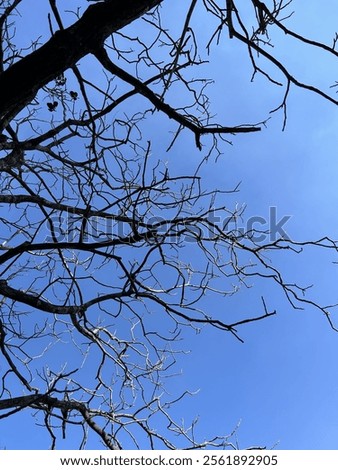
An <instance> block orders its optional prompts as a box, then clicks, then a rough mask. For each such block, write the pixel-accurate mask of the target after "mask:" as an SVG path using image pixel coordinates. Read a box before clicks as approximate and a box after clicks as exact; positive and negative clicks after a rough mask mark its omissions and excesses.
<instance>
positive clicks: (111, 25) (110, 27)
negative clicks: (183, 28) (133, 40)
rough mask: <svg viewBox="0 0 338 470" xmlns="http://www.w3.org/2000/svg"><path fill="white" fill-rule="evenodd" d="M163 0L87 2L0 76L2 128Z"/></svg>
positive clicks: (0, 116)
mask: <svg viewBox="0 0 338 470" xmlns="http://www.w3.org/2000/svg"><path fill="white" fill-rule="evenodd" d="M162 1H163V0H138V1H135V0H107V1H105V2H100V3H97V4H95V5H91V6H90V7H89V8H88V9H87V10H86V11H85V13H84V14H83V15H82V17H81V18H80V19H79V20H78V21H77V22H76V23H74V24H73V25H72V26H70V27H69V28H67V29H64V30H61V31H57V32H56V33H55V34H54V36H53V37H52V38H51V39H50V40H49V41H47V42H46V43H45V44H44V45H43V46H42V47H40V48H39V49H37V50H36V51H34V52H32V53H31V54H29V55H28V56H26V57H24V58H23V59H21V60H20V61H18V62H16V63H15V64H14V65H12V66H11V67H10V68H9V69H7V70H6V71H5V72H3V73H2V74H1V75H0V118H1V123H2V128H3V127H5V126H6V125H7V123H8V121H9V120H10V119H11V118H12V117H13V116H15V115H16V114H17V113H18V112H20V110H21V109H23V108H24V106H26V105H27V104H28V103H29V102H31V101H32V100H33V99H34V97H35V95H36V93H37V92H38V90H39V89H40V88H41V87H42V86H44V85H46V84H47V83H48V82H50V81H51V80H53V79H54V78H56V77H57V76H58V75H60V74H61V73H62V72H64V71H65V70H67V69H69V68H70V67H72V66H74V65H75V64H76V62H77V61H78V60H80V59H81V58H82V57H84V56H86V55H88V54H90V53H92V52H94V51H95V50H96V49H97V48H98V46H100V45H101V44H102V42H103V41H104V40H105V39H106V38H107V37H108V36H109V35H110V34H112V33H113V32H115V31H118V30H119V29H121V28H123V27H124V26H126V25H127V24H129V23H131V22H132V21H134V20H135V19H137V18H139V17H141V16H142V15H144V14H145V13H146V12H147V11H149V10H150V9H151V8H153V7H155V6H157V5H159V4H160V3H161V2H162Z"/></svg>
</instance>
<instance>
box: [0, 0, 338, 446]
mask: <svg viewBox="0 0 338 470" xmlns="http://www.w3.org/2000/svg"><path fill="white" fill-rule="evenodd" d="M166 1H167V2H168V0H166ZM166 1H165V2H164V4H165V3H166ZM180 1H181V0H180ZM29 3H31V2H29V1H28V2H23V7H24V8H25V7H26V6H28V4H29ZM43 3H46V2H43ZM74 3H79V4H80V3H81V2H74ZM84 3H86V2H83V4H84ZM179 3H180V2H179V1H175V2H173V1H172V3H171V5H172V6H171V11H170V12H169V10H168V8H166V6H165V5H164V8H165V10H164V12H165V14H166V15H172V18H171V21H172V22H174V21H175V19H176V18H177V16H178V12H177V10H180V7H179ZM184 3H186V2H184ZM61 4H65V2H60V5H61ZM327 4H328V5H327V6H326V7H325V9H324V8H323V6H322V4H319V2H317V1H314V0H309V1H308V2H306V6H304V2H301V1H300V0H294V2H293V8H292V9H293V10H295V13H294V15H293V16H292V18H290V20H289V21H290V23H289V24H290V26H292V27H293V29H297V30H299V31H301V32H304V34H309V35H310V34H311V33H313V35H312V37H314V38H315V39H317V40H322V39H323V40H325V41H327V42H328V43H329V44H331V42H332V38H333V36H334V33H335V29H334V28H335V27H336V26H335V22H336V18H337V14H338V7H337V5H336V3H335V2H332V1H330V2H327ZM39 14H42V13H41V12H40V13H39ZM39 14H38V13H37V11H35V15H36V16H35V20H34V21H38V19H39ZM45 19H46V18H45V17H44V20H45ZM204 21H205V20H204V18H203V21H201V23H203V22H204ZM28 24H29V23H27V35H29V34H31V32H32V30H34V28H33V26H35V25H33V24H32V23H31V25H30V27H28ZM200 34H201V38H202V41H203V38H205V37H207V28H205V31H204V32H202V31H201V32H200ZM224 39H226V38H225V37H224ZM272 39H273V36H272ZM276 41H277V46H278V51H279V52H278V53H280V57H282V58H283V59H285V60H286V61H287V63H288V64H290V68H292V70H295V71H296V72H297V73H299V74H302V75H301V77H303V78H304V79H310V80H312V79H313V80H314V83H319V84H321V85H322V86H323V88H324V89H325V90H328V91H329V87H330V85H332V84H333V83H334V81H335V80H336V79H338V74H337V72H338V67H337V61H336V62H334V61H332V60H326V59H324V56H323V55H318V54H315V55H313V52H312V51H311V48H307V49H305V48H298V47H296V46H295V45H291V43H290V42H284V38H283V37H282V36H278V37H276ZM233 44H234V45H233ZM209 60H210V63H209V65H208V66H205V67H204V71H205V73H206V74H207V76H208V77H210V78H213V79H214V80H215V83H214V84H213V85H212V86H210V92H209V95H210V99H211V103H212V109H213V110H214V111H215V113H217V120H218V121H219V122H221V123H224V124H225V125H236V124H240V123H242V122H245V123H256V122H259V121H261V120H264V119H265V118H266V116H267V114H268V113H269V111H270V110H272V109H273V108H275V107H276V106H278V105H279V104H280V100H281V99H282V97H283V89H281V88H278V87H274V86H273V85H271V84H269V83H268V82H267V81H266V80H265V79H263V78H262V77H259V76H257V79H256V80H255V81H254V82H253V83H251V82H250V79H251V72H250V64H249V62H248V59H247V56H246V52H245V50H244V48H243V47H241V46H236V45H235V43H232V42H230V41H228V40H224V43H221V44H220V46H219V47H217V48H216V47H214V48H213V49H212V52H211V55H210V57H209ZM276 77H279V75H278V74H277V73H276ZM287 111H288V120H287V126H286V129H285V131H284V132H282V126H283V115H282V113H281V112H277V113H275V114H272V115H271V119H270V120H269V121H268V122H267V125H266V128H263V130H262V132H260V133H255V134H252V135H250V134H248V135H240V136H237V137H234V138H233V139H232V142H233V145H228V144H224V145H223V147H222V151H223V154H222V155H221V156H220V157H219V158H218V159H217V161H216V162H215V161H214V159H213V158H211V159H210V160H209V161H208V162H207V163H206V164H205V166H204V167H203V168H202V169H201V175H202V176H203V186H204V187H205V188H207V189H213V188H215V189H231V188H233V187H234V186H236V184H237V183H239V182H241V185H240V192H238V193H236V194H235V195H231V196H229V204H230V205H233V204H235V203H236V202H238V203H240V204H245V205H246V206H247V209H246V212H245V214H244V223H245V222H246V221H247V220H248V219H249V217H250V216H258V217H264V218H267V217H268V214H269V213H270V212H269V211H270V208H271V207H273V208H276V210H277V219H280V218H282V217H284V216H290V219H289V220H288V222H287V224H286V225H285V227H284V228H285V229H286V230H287V233H288V234H289V235H290V237H291V238H292V239H294V240H299V241H300V240H310V239H316V238H320V237H322V236H329V237H331V238H333V239H337V238H338V236H337V235H338V210H337V208H338V187H337V180H338V178H337V176H338V155H337V148H338V146H337V140H338V136H337V124H338V114H337V109H336V108H335V107H334V105H332V104H330V103H328V102H325V101H323V100H322V99H321V98H320V97H318V96H315V95H313V94H311V93H309V92H305V91H301V90H297V89H295V88H292V89H291V92H290V96H289V99H288V108H287ZM161 122H163V121H161ZM159 127H160V126H159ZM159 127H158V128H157V129H155V131H152V130H149V134H150V135H151V136H152V139H153V151H154V152H157V153H158V154H159V155H160V156H162V155H163V159H164V160H170V165H171V167H172V168H175V169H176V171H177V172H179V171H181V170H182V171H183V170H189V169H193V168H194V167H195V166H196V163H197V162H198V159H199V158H201V156H203V155H204V154H205V153H206V148H205V149H203V152H202V153H200V152H198V151H197V150H195V149H194V147H193V146H194V142H193V137H192V136H191V135H190V134H189V133H188V132H185V133H184V134H183V135H182V137H181V138H180V139H178V141H177V143H176V145H175V147H174V149H173V150H172V151H171V153H168V154H166V153H165V148H166V147H165V145H166V144H167V143H169V142H170V136H168V135H167V134H166V133H165V129H163V130H162V126H161V128H160V129H159ZM162 132H163V133H162ZM265 228H267V227H265ZM332 261H338V255H337V254H335V253H334V252H331V253H325V252H323V251H322V250H321V249H319V248H318V249H316V250H315V249H313V250H309V251H308V252H307V253H305V254H304V255H301V256H299V257H298V258H297V257H290V256H289V255H288V254H285V256H284V254H283V256H279V257H277V258H276V262H277V263H278V264H279V266H280V267H281V269H282V270H283V272H285V274H286V278H287V279H289V280H295V281H299V282H300V283H302V284H305V285H309V284H312V283H314V287H313V289H312V291H313V296H314V298H315V299H316V300H318V301H319V302H322V303H324V304H325V303H328V304H329V303H334V302H335V301H337V298H338V292H337V281H338V275H337V274H338V273H337V269H338V267H337V266H336V265H334V264H332ZM262 295H264V298H265V300H266V302H267V304H268V308H269V309H276V310H277V312H278V315H277V316H275V317H272V318H270V319H267V320H264V321H263V322H259V323H257V324H251V325H250V324H249V325H247V326H244V327H242V328H241V329H240V330H239V333H240V336H241V337H242V339H243V340H244V343H243V344H242V343H240V342H239V341H236V339H235V338H234V337H233V336H231V335H230V334H228V335H227V334H224V333H221V332H219V331H215V330H212V329H210V328H205V329H203V330H202V332H201V333H200V334H195V333H194V332H190V331H188V330H185V331H184V334H183V338H184V339H183V340H182V342H181V345H182V347H184V348H185V349H191V353H190V354H187V355H182V356H181V357H180V358H179V362H178V364H177V366H176V370H177V371H179V370H181V371H182V373H181V375H177V376H175V377H173V378H171V379H169V380H168V384H167V390H168V391H169V392H171V393H173V394H174V392H176V391H177V390H183V389H185V388H188V389H190V390H191V391H197V390H199V392H198V393H197V394H196V395H194V396H193V397H191V398H186V399H185V400H184V402H182V403H181V404H177V406H176V408H175V409H173V410H172V411H173V413H174V415H175V416H176V417H177V418H178V419H180V418H182V419H184V421H185V422H186V423H188V422H189V420H191V419H194V418H195V417H196V416H199V423H198V425H197V428H196V434H197V435H200V437H201V439H202V438H205V437H208V436H210V435H214V434H217V435H220V434H228V433H231V432H232V431H233V430H234V428H235V427H236V426H237V425H238V424H239V427H238V429H237V432H236V436H235V437H233V439H232V440H233V441H236V440H237V441H238V445H239V447H240V448H245V447H248V446H253V445H259V446H267V447H268V448H269V447H272V446H276V448H277V449H338V406H337V402H338V368H337V366H336V358H337V356H338V333H337V332H334V331H333V330H332V329H330V327H329V324H328V323H327V321H326V319H325V318H324V316H323V315H320V313H318V311H315V310H314V309H311V308H308V307H307V308H306V309H305V310H303V311H295V310H293V309H292V308H291V306H290V304H289V303H288V302H287V301H286V299H285V297H284V296H283V295H282V293H281V292H280V291H279V290H278V289H276V288H274V287H272V286H271V285H270V284H265V283H261V282H260V283H255V284H254V285H253V287H252V288H251V289H247V290H246V289H243V290H240V292H239V293H238V294H236V295H235V296H232V297H230V298H229V299H227V303H223V304H222V306H221V308H222V309H226V310H227V311H226V312H225V313H228V312H240V311H241V312H247V314H248V316H250V315H251V314H252V311H254V312H256V309H257V307H258V305H261V304H260V298H261V296H262ZM204 302H205V305H206V306H207V308H208V310H209V311H210V312H214V311H215V312H218V309H219V308H220V304H219V303H218V302H217V301H215V300H214V299H213V297H212V296H209V297H207V298H206V299H205V300H204ZM218 313H219V314H221V313H222V312H218ZM258 313H259V312H258ZM333 318H334V317H333ZM336 318H337V325H338V315H336ZM20 419H22V418H20V415H18V416H15V417H13V418H10V419H8V420H4V421H0V448H4V447H5V448H7V449H19V448H20V449H22V448H44V447H45V446H48V444H47V442H48V435H47V433H44V432H42V430H41V428H35V429H36V431H34V433H32V432H31V428H29V431H28V433H27V429H28V428H27V429H26V428H25V427H24V426H23V427H22V426H21V427H19V426H18V425H17V424H18V422H20ZM27 420H28V418H27ZM33 421H34V419H33ZM27 422H28V421H27ZM31 422H32V421H31ZM37 436H39V437H37ZM74 442H75V441H74ZM60 445H61V446H62V445H63V444H62V442H61V441H60ZM38 446H40V447H38ZM93 446H94V444H93Z"/></svg>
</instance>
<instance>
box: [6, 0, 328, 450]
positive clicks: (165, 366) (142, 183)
mask: <svg viewBox="0 0 338 470" xmlns="http://www.w3.org/2000/svg"><path fill="white" fill-rule="evenodd" d="M25 3H26V2H25V1H24V0H4V1H3V2H2V4H1V7H0V9H1V10H0V12H1V18H0V28H1V51H0V71H1V74H0V117H1V120H0V132H1V135H0V151H1V154H2V158H1V159H0V171H1V188H2V191H1V195H0V203H1V219H0V220H1V232H0V233H1V246H0V247H1V253H0V266H1V274H0V296H1V316H0V350H1V356H2V361H4V363H5V364H6V365H5V367H4V368H2V369H1V400H0V410H2V414H1V416H0V418H1V419H6V418H7V417H9V416H10V415H12V414H14V413H19V412H22V411H23V410H26V409H27V408H28V409H30V410H32V412H33V413H34V414H36V416H37V418H38V419H39V423H40V424H43V425H44V426H45V428H46V431H47V432H48V433H49V434H50V438H51V448H53V449H54V448H55V446H56V441H57V438H58V437H64V438H67V431H68V429H70V428H71V427H77V428H80V431H81V432H80V433H79V436H80V437H79V448H85V446H86V442H87V439H88V433H89V432H92V433H96V434H97V435H98V436H99V438H100V440H101V441H102V443H103V445H104V446H105V447H107V448H109V449H123V448H137V447H144V446H147V447H149V448H158V447H159V446H161V447H163V446H164V447H166V448H169V449H175V448H193V449H195V448H203V447H209V448H210V447H225V446H228V445H231V439H230V437H226V436H225V437H215V438H213V437H211V438H210V439H209V440H206V441H204V442H200V441H198V440H196V438H195V437H194V436H195V434H194V423H193V424H192V426H191V427H189V428H185V427H184V426H182V424H181V423H179V422H176V421H175V420H174V418H173V417H172V415H171V414H170V409H171V407H172V406H173V404H174V403H175V402H176V401H178V400H181V399H182V398H183V397H184V395H189V391H187V390H185V391H183V393H182V394H181V395H178V396H177V397H174V398H169V397H168V396H167V395H166V393H165V387H164V384H165V381H166V379H167V378H168V376H169V375H170V373H171V368H172V366H173V365H174V364H175V363H176V361H177V360H178V358H179V353H180V350H179V349H180V348H179V346H178V343H177V340H178V339H179V338H180V337H181V336H182V334H183V332H184V330H185V329H186V328H187V327H189V328H195V329H200V328H201V327H203V326H209V327H213V328H216V329H219V330H221V331H224V332H227V333H229V334H231V335H234V336H235V337H236V338H237V339H238V340H240V341H242V339H241V337H240V332H239V327H240V326H241V325H242V324H246V323H250V322H256V321H258V320H262V319H265V318H268V317H270V316H271V315H274V314H275V313H276V312H275V311H274V310H273V309H270V308H269V306H268V305H269V302H268V300H266V299H263V298H262V304H261V310H260V311H257V312H254V313H253V314H252V315H249V316H248V315H247V314H246V312H244V313H243V316H242V317H241V318H234V317H233V315H231V314H227V313H224V311H225V312H226V301H227V297H228V296H229V295H232V294H234V293H235V292H236V291H237V289H238V287H239V286H240V285H246V284H247V283H248V282H249V281H250V282H251V281H252V280H253V279H255V278H258V279H261V280H262V279H263V280H266V282H273V283H275V284H277V285H278V286H279V287H280V289H281V290H282V292H283V293H284V294H285V296H286V298H287V299H288V301H289V302H290V305H292V306H293V307H294V308H297V309H300V308H305V307H307V306H312V307H315V308H316V309H318V311H319V312H321V313H322V314H324V315H325V317H326V318H327V320H328V322H329V324H330V326H331V327H332V328H335V327H334V325H333V323H332V320H331V317H330V314H329V309H332V308H333V307H332V306H322V305H319V304H318V303H317V302H316V301H315V300H313V299H311V297H309V296H308V294H307V290H306V288H304V287H303V286H300V285H298V284H297V283H296V282H295V283H292V282H290V281H289V280H285V279H284V277H283V274H282V273H281V272H280V271H279V270H278V269H277V268H276V267H275V266H274V264H273V261H269V260H270V257H271V258H272V259H273V254H274V253H275V252H276V251H277V252H283V250H288V251H292V252H294V253H295V255H297V253H298V252H300V251H301V250H303V249H304V248H306V246H308V245H311V246H313V245H315V246H317V247H318V248H322V249H332V250H334V251H336V249H337V245H336V242H335V241H334V240H330V239H322V240H316V241H312V242H311V241H304V242H294V241H291V240H289V239H286V238H283V237H281V238H276V239H274V240H271V239H270V240H268V241H266V240H267V237H263V238H264V241H263V242H261V241H257V240H258V238H257V235H259V233H256V232H254V231H252V230H248V231H245V232H243V231H238V230H235V229H234V228H233V225H230V224H229V221H230V220H231V221H235V220H237V219H238V218H239V217H240V216H241V211H242V209H240V208H234V209H231V208H229V207H227V205H226V204H224V199H226V197H225V196H226V194H227V191H225V190H224V191H220V190H206V189H205V188H204V186H203V180H201V178H200V176H199V172H198V171H196V172H195V173H191V174H179V173H177V172H176V171H175V168H172V165H170V153H169V154H168V156H166V158H167V159H168V161H169V162H165V160H164V157H163V155H164V153H165V152H166V151H170V150H171V149H172V148H174V146H175V143H176V141H177V139H180V138H181V135H183V134H190V135H192V136H193V139H192V145H196V147H197V148H198V149H199V150H202V149H203V154H202V153H201V155H203V156H202V159H201V161H202V160H203V159H204V158H206V156H210V155H211V154H212V153H214V154H216V155H217V154H218V153H219V152H221V149H222V145H223V143H224V142H227V141H228V139H229V138H230V136H232V135H234V134H240V133H250V132H257V131H259V130H260V129H261V127H262V126H263V125H264V124H265V122H261V123H257V124H251V125H243V124H240V125H233V124H232V123H218V122H215V121H214V118H213V116H212V114H211V111H210V103H209V100H208V92H207V86H208V85H209V80H207V79H206V78H205V77H204V76H203V74H202V75H201V76H199V70H200V69H202V70H204V69H205V67H204V65H205V59H204V58H203V57H204V56H205V53H206V52H208V50H210V49H211V48H212V47H214V46H216V45H217V43H220V42H222V41H228V40H232V41H235V40H238V41H240V42H242V43H244V44H245V45H246V46H247V50H248V54H249V57H250V59H251V62H252V68H253V75H255V74H262V75H263V76H265V77H266V79H267V80H268V81H270V82H272V83H275V84H281V83H279V82H278V80H277V79H275V78H274V76H273V72H272V71H271V67H270V65H271V64H272V65H273V66H274V67H275V68H276V69H278V70H279V73H280V74H281V76H282V77H283V79H284V81H285V97H284V99H283V101H282V103H281V104H280V106H279V109H282V110H283V112H284V117H285V123H286V105H287V97H288V94H289V92H290V90H291V88H292V86H296V87H302V88H305V89H308V90H309V91H312V92H314V93H317V94H319V95H320V96H322V97H323V98H325V99H327V100H329V101H331V102H332V103H334V104H337V101H336V99H335V98H334V97H333V96H332V95H330V94H329V93H327V92H326V91H323V90H321V89H320V88H317V87H315V86H314V85H312V84H306V83H302V82H301V81H300V80H298V79H297V78H296V77H294V76H293V75H292V74H291V73H290V72H289V71H288V69H287V68H286V65H284V64H283V63H281V62H280V61H279V60H278V59H277V58H276V57H275V56H274V55H272V54H273V52H274V51H273V49H272V48H271V47H270V45H271V39H270V36H269V34H270V30H273V31H275V30H280V31H282V32H283V33H285V34H286V35H288V37H292V38H294V39H295V40H297V41H300V42H302V43H305V44H306V45H309V46H310V47H313V48H317V49H320V50H322V51H323V52H324V53H327V54H329V55H331V56H336V55H337V52H336V50H335V46H336V38H335V39H334V42H333V45H332V46H326V45H325V44H321V43H318V42H316V41H313V40H311V39H307V38H305V37H303V36H301V35H299V34H297V33H296V32H293V31H292V30H289V29H288V28H287V26H285V25H286V24H287V23H286V22H285V20H286V19H287V18H288V17H289V16H290V14H291V10H290V8H291V7H290V2H284V1H283V0H281V1H273V2H269V4H270V5H268V4H267V3H268V2H266V3H263V2H260V1H256V0H247V1H246V2H237V1H233V0H227V1H226V2H218V1H216V0H201V1H199V2H198V1H197V0H189V1H186V2H185V1H181V2H180V8H179V9H178V10H177V19H178V18H179V24H180V30H179V33H177V31H175V30H173V31H171V30H170V28H169V27H168V26H167V18H170V11H169V10H167V8H175V7H177V5H176V4H175V3H171V5H172V6H170V5H169V4H168V2H166V1H162V0H137V1H135V0H106V1H101V2H96V3H95V4H92V5H90V6H88V4H86V5H85V3H86V2H80V1H78V2H72V9H73V11H72V12H71V13H70V12H69V11H67V10H66V9H65V10H64V11H63V9H62V8H61V7H58V5H57V3H56V0H50V1H49V12H48V14H47V15H46V17H45V16H43V13H40V15H41V18H40V20H41V21H42V20H43V21H46V24H47V25H48V28H49V31H50V38H49V39H48V38H45V37H42V39H39V38H30V41H26V43H27V45H26V46H25V45H22V44H21V43H22V37H21V34H23V33H24V31H21V30H20V28H21V24H22V23H20V21H22V20H21V18H20V14H22V15H23V19H25V16H24V13H23V11H24V9H23V7H25ZM60 3H61V2H60ZM76 3H77V5H74V4H76ZM169 3H170V2H169ZM237 3H238V5H237ZM76 7H78V8H76ZM240 7H241V8H243V9H245V12H246V14H245V15H243V16H242V13H241V10H240ZM68 8H69V7H68ZM249 13H250V14H249ZM26 14H27V13H26ZM175 14H176V13H175ZM70 15H73V16H70ZM179 15H181V16H179ZM196 17H199V18H201V17H202V18H206V19H208V21H209V20H210V25H211V26H210V27H213V29H212V30H210V32H209V33H210V34H209V42H208V43H207V44H206V45H205V46H206V47H205V49H204V50H203V48H202V46H199V28H198V23H199V22H198V21H196ZM70 18H71V19H72V20H70ZM244 18H245V19H244ZM27 21H29V19H27ZM130 23H132V26H128V25H130ZM69 24H70V26H69ZM20 44H21V45H20ZM264 64H270V65H269V67H267V68H266V69H265V68H264ZM192 70H193V71H194V72H193V73H192V72H191V71H192ZM192 77H193V78H192ZM153 126H156V128H157V129H158V133H159V134H160V135H161V137H160V138H161V139H162V136H163V132H162V129H164V128H165V127H166V126H167V131H168V132H171V133H172V134H171V135H172V140H171V141H170V142H169V145H168V146H167V147H168V148H166V147H164V146H163V155H158V156H157V155H154V153H153V152H152V142H151V138H152V135H153V134H152V133H151V132H150V131H149V129H150V128H151V127H153ZM243 138H245V137H243ZM204 139H205V140H204ZM236 190H237V188H234V189H233V191H236ZM220 199H221V200H222V201H223V202H222V203H219V202H218V201H219V200H220ZM231 227H232V228H231ZM192 260H193V261H192ZM207 294H209V295H213V296H216V297H218V298H219V302H220V305H222V310H223V311H221V309H220V312H209V311H205V310H204V309H203V308H202V306H203V299H204V298H205V296H206V295H207ZM223 303H224V304H223ZM223 305H224V308H223Z"/></svg>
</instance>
